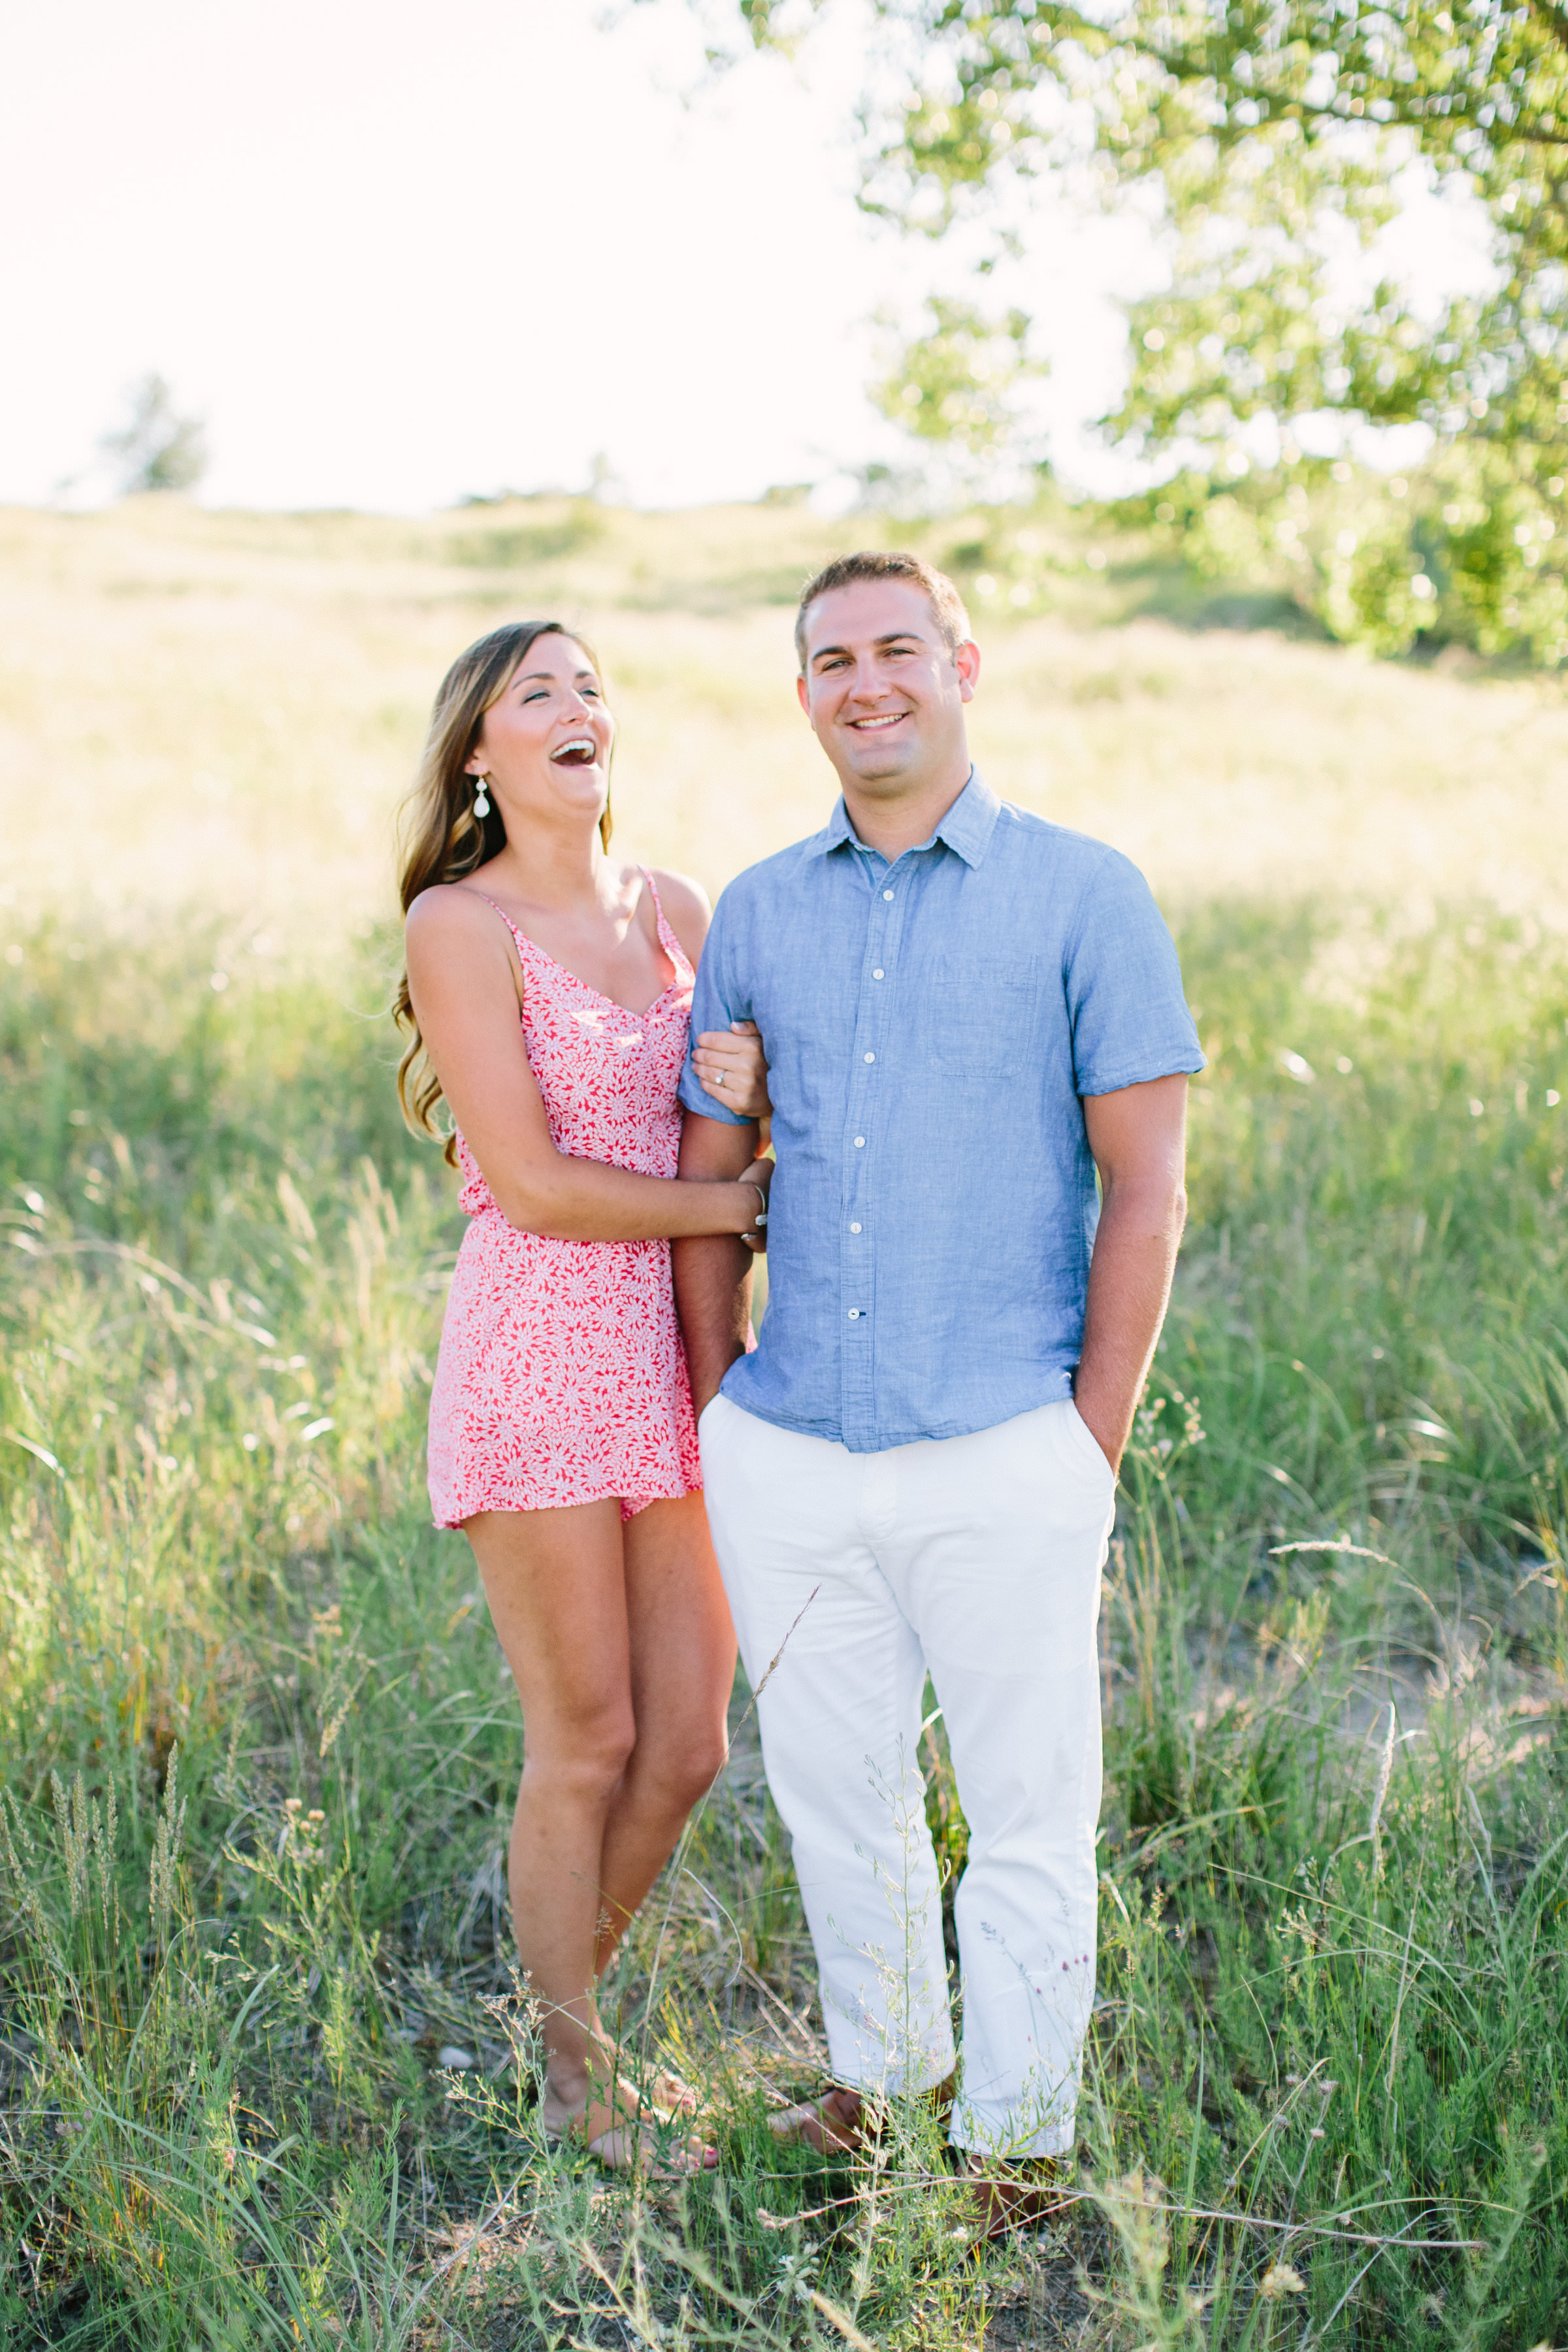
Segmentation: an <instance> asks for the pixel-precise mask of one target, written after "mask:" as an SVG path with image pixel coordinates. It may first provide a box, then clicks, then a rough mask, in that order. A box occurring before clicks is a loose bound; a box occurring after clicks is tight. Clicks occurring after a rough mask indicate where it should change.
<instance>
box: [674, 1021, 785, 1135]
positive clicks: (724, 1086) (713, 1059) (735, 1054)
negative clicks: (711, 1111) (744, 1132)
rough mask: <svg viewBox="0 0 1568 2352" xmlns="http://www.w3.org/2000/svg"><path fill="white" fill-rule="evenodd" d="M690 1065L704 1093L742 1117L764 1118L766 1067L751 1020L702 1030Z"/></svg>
mask: <svg viewBox="0 0 1568 2352" xmlns="http://www.w3.org/2000/svg"><path fill="white" fill-rule="evenodd" d="M691 1066H692V1068H693V1069H694V1070H695V1071H696V1073H697V1075H698V1076H699V1077H700V1079H701V1081H702V1085H703V1087H704V1089H705V1091H706V1092H707V1093H709V1094H710V1095H711V1096H712V1097H713V1099H714V1101H715V1102H721V1103H722V1104H723V1106H724V1108H725V1109H726V1110H732V1111H734V1112H735V1113H736V1114H737V1115H738V1116H739V1117H740V1118H767V1117H768V1115H769V1114H770V1112H771V1111H772V1109H773V1105H772V1103H771V1102H770V1101H769V1100H768V1066H767V1062H766V1060H765V1059H764V1058H763V1041H762V1039H761V1037H760V1036H759V1035H758V1034H757V1024H756V1023H755V1022H754V1021H731V1024H730V1026H729V1027H728V1029H704V1030H703V1032H702V1034H701V1035H700V1037H699V1038H698V1040H697V1043H696V1045H695V1046H694V1047H693V1049H692V1055H691Z"/></svg>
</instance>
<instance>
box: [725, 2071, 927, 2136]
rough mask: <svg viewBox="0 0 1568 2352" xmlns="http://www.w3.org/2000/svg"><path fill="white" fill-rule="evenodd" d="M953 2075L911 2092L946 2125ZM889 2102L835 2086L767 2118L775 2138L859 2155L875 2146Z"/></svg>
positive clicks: (881, 2130)
mask: <svg viewBox="0 0 1568 2352" xmlns="http://www.w3.org/2000/svg"><path fill="white" fill-rule="evenodd" d="M952 2094H953V2077H952V2075H951V2074H949V2075H948V2076H947V2078H946V2080H945V2081H943V2082H941V2083H936V2084H932V2086H931V2089H930V2090H927V2091H919V2092H917V2093H916V2094H915V2096H916V2097H917V2098H919V2099H921V2100H923V2101H924V2102H925V2103H926V2104H927V2105H929V2107H930V2109H931V2113H932V2115H933V2116H936V2118H937V2120H938V2122H939V2123H942V2124H945V2123H946V2121H947V2118H948V2116H949V2114H950V2112H951V2110H952ZM888 2106H889V2102H888V2101H887V2100H886V2099H866V2098H863V2097H862V2096H861V2095H860V2093H859V2092H858V2091H851V2090H847V2089H843V2088H837V2089H834V2090H831V2091H828V2092H826V2094H825V2095H824V2096H823V2097H821V2098H820V2099H805V2100H803V2102H802V2103H801V2105H799V2106H797V2107H785V2108H784V2111H783V2113H782V2114H780V2115H776V2116H772V2117H771V2118H770V2127H771V2129H772V2131H773V2137H775V2138H776V2139H782V2140H789V2141H792V2142H794V2143H795V2144H797V2145H799V2146H802V2147H813V2148H815V2149H816V2153H817V2154H818V2156H858V2154H859V2153H860V2151H861V2149H862V2148H864V2147H875V2146H876V2144H877V2142H878V2141H879V2139H880V2138H881V2137H882V2133H883V2130H884V2128H885V2126H886V2122H887V2115H888Z"/></svg>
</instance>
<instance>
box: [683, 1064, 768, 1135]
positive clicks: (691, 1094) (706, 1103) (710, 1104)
mask: <svg viewBox="0 0 1568 2352" xmlns="http://www.w3.org/2000/svg"><path fill="white" fill-rule="evenodd" d="M679 1096H680V1099H681V1102H682V1104H683V1105H684V1107H685V1108H686V1109H688V1110H690V1111H695V1112H696V1114H697V1116H698V1118H710V1119H712V1120H713V1122H714V1124H715V1125H716V1126H719V1127H750V1126H751V1124H752V1122H751V1120H750V1119H749V1118H742V1116H741V1114H740V1112H739V1111H734V1110H731V1109H730V1108H728V1107H727V1106H726V1105H725V1104H723V1103H721V1101H720V1100H719V1098H718V1097H717V1096H716V1095H710V1093H709V1091H708V1089H707V1087H705V1086H704V1085H703V1083H702V1081H701V1079H700V1077H699V1076H698V1075H697V1073H696V1071H695V1070H694V1069H693V1068H692V1066H691V1061H690V1057H689V1056H688V1058H687V1064H686V1067H685V1069H684V1070H682V1072H681V1074H680V1086H679Z"/></svg>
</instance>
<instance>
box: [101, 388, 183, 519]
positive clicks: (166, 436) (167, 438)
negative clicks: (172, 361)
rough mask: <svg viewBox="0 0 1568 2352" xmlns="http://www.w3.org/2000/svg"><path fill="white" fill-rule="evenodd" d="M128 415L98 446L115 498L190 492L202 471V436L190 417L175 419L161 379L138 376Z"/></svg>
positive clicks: (170, 395)
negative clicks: (113, 480) (110, 469)
mask: <svg viewBox="0 0 1568 2352" xmlns="http://www.w3.org/2000/svg"><path fill="white" fill-rule="evenodd" d="M129 409H130V413H129V415H128V416H127V418H126V421H125V423H124V424H123V425H121V427H120V428H119V430H118V431H116V432H113V433H106V434H105V435H104V436H103V441H102V444H101V446H102V448H103V452H104V455H105V456H106V457H108V458H109V459H110V463H111V464H112V465H113V466H114V467H115V469H116V472H117V474H118V476H119V487H120V491H121V496H122V497H124V498H132V497H135V496H137V495H138V494H139V493H141V492H143V491H147V490H191V489H195V486H196V484H197V483H198V482H199V481H200V480H201V478H202V476H203V475H204V474H205V471H206V467H207V446H206V431H205V426H204V425H202V423H201V420H200V419H199V418H198V417H195V416H181V415H179V414H178V412H177V411H176V409H175V406H174V393H173V391H172V389H171V388H170V386H169V385H168V384H167V383H164V381H163V377H162V376H161V375H157V374H149V375H144V376H143V377H142V380H141V382H140V383H137V384H135V385H133V386H132V392H131V396H130V403H129Z"/></svg>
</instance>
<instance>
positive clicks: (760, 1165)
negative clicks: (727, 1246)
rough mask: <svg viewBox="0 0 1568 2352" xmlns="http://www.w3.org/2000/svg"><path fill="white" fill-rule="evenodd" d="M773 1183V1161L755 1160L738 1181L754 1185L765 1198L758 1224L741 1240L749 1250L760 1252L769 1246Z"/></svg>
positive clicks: (744, 1169)
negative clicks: (770, 1189) (770, 1204)
mask: <svg viewBox="0 0 1568 2352" xmlns="http://www.w3.org/2000/svg"><path fill="white" fill-rule="evenodd" d="M736 1181H737V1182H738V1183H742V1184H754V1185H755V1186H756V1188H757V1190H758V1192H760V1193H761V1194H762V1196H763V1208H762V1214H761V1215H760V1217H759V1218H758V1220H757V1223H756V1224H755V1225H754V1226H753V1227H752V1231H751V1232H750V1233H749V1234H742V1235H741V1239H742V1241H743V1242H744V1243H745V1244H746V1247H747V1248H748V1249H749V1250H755V1251H759V1252H760V1251H763V1250H765V1249H766V1247H767V1245H768V1213H767V1202H768V1187H769V1186H770V1185H771V1184H772V1182H773V1161H772V1160H752V1164H751V1166H750V1167H749V1168H743V1169H742V1171H741V1173H740V1175H739V1177H738V1178H737V1179H736Z"/></svg>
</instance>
